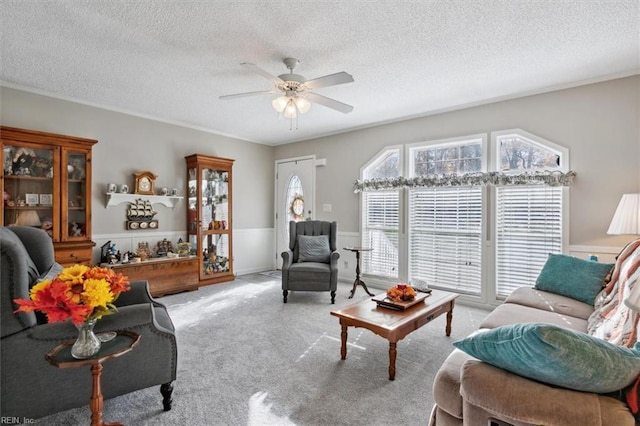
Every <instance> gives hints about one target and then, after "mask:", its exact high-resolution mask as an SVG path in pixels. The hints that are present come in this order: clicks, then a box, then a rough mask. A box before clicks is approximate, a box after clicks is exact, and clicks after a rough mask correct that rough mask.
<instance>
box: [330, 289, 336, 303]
mask: <svg viewBox="0 0 640 426" xmlns="http://www.w3.org/2000/svg"><path fill="white" fill-rule="evenodd" d="M335 303H336V292H335V291H332V292H331V304H332V305H333V304H335Z"/></svg>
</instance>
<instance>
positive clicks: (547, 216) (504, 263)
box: [494, 130, 568, 298]
mask: <svg viewBox="0 0 640 426" xmlns="http://www.w3.org/2000/svg"><path fill="white" fill-rule="evenodd" d="M494 139H495V145H496V147H497V151H498V152H497V155H498V158H497V164H498V167H499V168H500V170H501V171H503V172H505V173H507V174H514V173H522V172H524V171H526V172H533V171H540V170H560V169H561V168H562V167H564V166H565V164H566V163H567V162H568V160H567V153H566V150H564V149H563V148H560V147H557V146H554V144H552V143H551V142H549V141H545V140H543V139H541V138H538V137H536V136H534V135H531V134H527V133H526V132H523V131H520V130H519V131H515V132H500V133H495V134H494ZM496 210H497V212H496V221H495V223H496V248H495V252H496V265H495V268H496V295H497V297H498V298H501V297H505V296H507V295H509V294H510V293H511V292H512V291H513V290H514V289H516V288H517V287H520V286H532V285H533V284H535V281H536V277H537V276H538V274H539V273H540V270H541V269H542V267H543V266H544V263H545V262H546V260H547V257H548V256H549V253H561V252H562V248H563V238H562V236H563V223H562V212H563V188H562V187H557V186H555V187H552V186H547V185H539V184H538V185H535V184H527V185H513V186H498V187H497V189H496Z"/></svg>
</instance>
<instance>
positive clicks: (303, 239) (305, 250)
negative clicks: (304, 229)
mask: <svg viewBox="0 0 640 426" xmlns="http://www.w3.org/2000/svg"><path fill="white" fill-rule="evenodd" d="M330 255H331V250H330V249H329V236H327V235H313V236H311V235H299V236H298V262H320V263H329V256H330Z"/></svg>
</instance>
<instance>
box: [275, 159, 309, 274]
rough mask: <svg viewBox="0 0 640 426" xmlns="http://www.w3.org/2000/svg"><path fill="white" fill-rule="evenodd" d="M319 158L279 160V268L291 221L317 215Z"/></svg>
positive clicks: (277, 221) (277, 177)
mask: <svg viewBox="0 0 640 426" xmlns="http://www.w3.org/2000/svg"><path fill="white" fill-rule="evenodd" d="M314 193H315V157H302V158H295V159H286V160H278V161H276V212H275V215H276V220H275V222H276V266H277V268H278V269H280V268H281V266H282V257H281V256H280V253H282V252H283V251H285V250H287V248H288V247H289V222H290V221H292V220H293V221H295V222H299V221H302V220H310V219H312V218H313V217H314V216H315V206H314V203H315V197H314V195H315V194H314Z"/></svg>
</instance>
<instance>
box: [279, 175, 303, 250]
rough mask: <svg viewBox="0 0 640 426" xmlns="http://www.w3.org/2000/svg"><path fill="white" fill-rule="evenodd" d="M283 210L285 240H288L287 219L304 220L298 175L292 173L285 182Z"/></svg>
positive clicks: (301, 190)
mask: <svg viewBox="0 0 640 426" xmlns="http://www.w3.org/2000/svg"><path fill="white" fill-rule="evenodd" d="M285 203H286V205H285V208H284V211H286V212H287V214H286V215H285V216H284V217H283V218H282V219H283V223H282V226H284V228H283V229H286V230H287V241H288V240H289V221H291V220H293V221H294V222H299V221H301V220H304V190H303V189H302V181H301V180H300V177H298V175H295V174H294V175H292V176H291V178H289V183H288V184H287V196H286V197H285Z"/></svg>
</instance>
